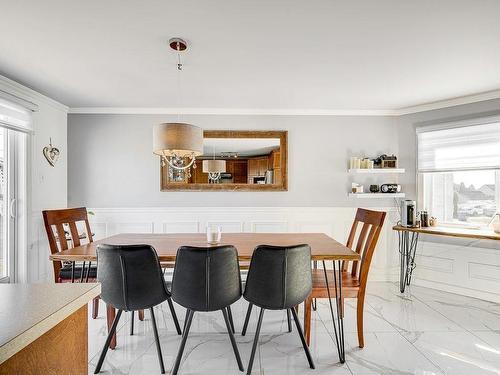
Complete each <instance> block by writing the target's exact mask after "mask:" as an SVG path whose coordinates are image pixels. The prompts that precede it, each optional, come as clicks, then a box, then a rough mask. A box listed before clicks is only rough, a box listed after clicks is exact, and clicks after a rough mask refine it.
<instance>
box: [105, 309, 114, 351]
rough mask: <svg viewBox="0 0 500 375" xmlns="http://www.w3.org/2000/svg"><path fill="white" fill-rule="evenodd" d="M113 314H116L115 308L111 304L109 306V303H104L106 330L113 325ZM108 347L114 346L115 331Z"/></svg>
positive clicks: (112, 347)
mask: <svg viewBox="0 0 500 375" xmlns="http://www.w3.org/2000/svg"><path fill="white" fill-rule="evenodd" d="M115 316H116V310H115V308H114V307H113V306H111V305H110V304H109V303H108V304H106V318H107V322H108V332H109V331H110V330H111V326H112V325H113V321H114V320H115ZM109 348H110V349H115V348H116V332H115V334H114V335H113V338H112V339H111V342H110V343H109Z"/></svg>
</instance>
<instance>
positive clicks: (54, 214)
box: [42, 207, 93, 282]
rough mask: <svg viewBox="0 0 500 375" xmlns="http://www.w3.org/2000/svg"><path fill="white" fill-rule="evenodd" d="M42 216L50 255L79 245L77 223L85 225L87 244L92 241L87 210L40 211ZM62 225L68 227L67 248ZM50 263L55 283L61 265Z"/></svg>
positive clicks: (59, 263)
mask: <svg viewBox="0 0 500 375" xmlns="http://www.w3.org/2000/svg"><path fill="white" fill-rule="evenodd" d="M42 215H43V222H44V225H45V231H46V232H47V237H48V240H49V248H50V252H51V254H55V253H58V252H59V251H63V250H67V249H68V248H73V247H76V246H80V245H81V242H80V234H79V233H78V227H77V225H76V223H77V222H84V223H85V227H84V230H85V232H86V233H85V234H86V238H87V239H88V241H89V242H92V241H93V239H92V232H91V230H90V224H89V220H88V215H87V208H85V207H79V208H65V209H61V210H45V211H42ZM64 224H67V225H68V226H69V231H70V232H69V238H70V239H71V240H70V241H71V247H68V240H67V239H66V233H65V232H64V226H63V225H64ZM53 227H54V228H55V231H56V233H57V238H56V236H55V234H54V229H53ZM58 244H59V246H58ZM52 263H53V265H54V279H55V281H56V282H57V281H58V278H59V271H60V270H61V267H62V263H61V262H60V261H53V262H52Z"/></svg>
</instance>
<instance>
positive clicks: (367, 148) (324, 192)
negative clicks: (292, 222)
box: [68, 99, 500, 207]
mask: <svg viewBox="0 0 500 375" xmlns="http://www.w3.org/2000/svg"><path fill="white" fill-rule="evenodd" d="M497 114H500V99H496V100H489V101H484V102H478V103H473V104H467V105H461V106H455V107H450V108H444V109H439V110H433V111H426V112H420V113H416V114H411V115H404V116H399V117H356V116H211V115H206V116H183V117H182V120H183V121H187V122H192V123H194V124H196V125H199V126H201V127H203V128H205V129H233V130H239V129H241V130H242V129H248V130H288V142H289V150H288V156H289V166H288V168H289V180H288V186H289V189H288V191H287V192H262V193H251V192H160V188H159V185H160V182H159V162H158V159H157V158H156V157H154V156H153V155H152V152H151V147H152V125H153V124H155V123H158V122H165V121H175V120H176V119H177V116H168V115H76V114H73V115H69V117H68V205H69V206H77V205H86V206H88V207H154V206H318V207H321V206H330V207H333V206H339V207H342V206H354V205H356V204H360V203H361V204H362V205H363V206H384V205H392V204H393V202H392V201H390V200H375V201H364V200H363V201H352V200H349V199H348V198H347V191H348V190H349V187H350V183H351V182H352V181H356V182H360V183H365V186H367V185H368V184H369V183H378V184H380V183H384V182H397V181H398V180H399V182H400V183H401V184H402V185H403V189H404V191H405V192H406V193H407V197H408V198H411V199H415V198H416V184H415V155H416V137H415V126H416V125H426V124H435V123H438V122H445V121H454V120H462V119H466V118H472V117H482V116H488V115H497ZM392 152H394V153H396V154H397V155H398V156H399V164H400V166H401V167H404V168H406V170H407V172H406V174H404V175H401V176H399V177H397V178H396V177H387V176H385V177H375V178H373V179H370V178H367V177H363V178H359V177H358V178H356V177H353V176H349V175H347V173H346V169H347V160H348V158H349V156H351V155H367V156H374V155H377V154H380V153H392Z"/></svg>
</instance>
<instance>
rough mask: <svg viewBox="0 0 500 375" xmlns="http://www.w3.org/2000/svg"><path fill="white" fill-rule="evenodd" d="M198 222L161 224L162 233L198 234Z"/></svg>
mask: <svg viewBox="0 0 500 375" xmlns="http://www.w3.org/2000/svg"><path fill="white" fill-rule="evenodd" d="M199 232H200V222H199V221H169V222H165V223H163V233H199Z"/></svg>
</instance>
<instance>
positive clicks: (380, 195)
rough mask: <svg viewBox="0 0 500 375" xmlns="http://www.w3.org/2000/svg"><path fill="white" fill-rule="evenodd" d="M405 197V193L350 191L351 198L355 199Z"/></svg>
mask: <svg viewBox="0 0 500 375" xmlns="http://www.w3.org/2000/svg"><path fill="white" fill-rule="evenodd" d="M404 197H405V193H349V198H354V199H387V198H404Z"/></svg>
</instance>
